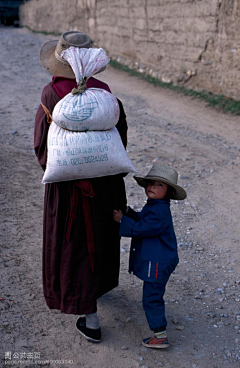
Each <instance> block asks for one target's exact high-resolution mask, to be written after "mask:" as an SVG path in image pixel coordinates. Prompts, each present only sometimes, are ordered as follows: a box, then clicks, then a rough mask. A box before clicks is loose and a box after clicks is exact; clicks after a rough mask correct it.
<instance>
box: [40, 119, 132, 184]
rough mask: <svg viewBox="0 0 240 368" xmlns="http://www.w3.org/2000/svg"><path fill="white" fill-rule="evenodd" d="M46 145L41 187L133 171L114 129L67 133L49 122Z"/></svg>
mask: <svg viewBox="0 0 240 368" xmlns="http://www.w3.org/2000/svg"><path fill="white" fill-rule="evenodd" d="M47 144H48V158H47V167H46V171H45V173H44V177H43V180H42V182H43V183H44V184H45V183H52V182H59V181H69V180H78V179H87V178H96V177H101V176H107V175H115V174H120V173H129V172H136V169H135V167H134V166H133V164H132V162H131V161H130V159H129V157H128V155H127V153H126V151H125V149H124V146H123V144H122V141H121V138H120V135H119V133H118V130H117V128H115V127H114V128H112V129H111V130H108V131H105V132H99V131H95V132H93V131H91V132H86V133H84V132H70V131H68V130H64V129H62V128H60V127H59V126H57V125H56V124H55V123H54V121H53V122H52V123H51V125H50V128H49V131H48V142H47Z"/></svg>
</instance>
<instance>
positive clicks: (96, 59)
mask: <svg viewBox="0 0 240 368" xmlns="http://www.w3.org/2000/svg"><path fill="white" fill-rule="evenodd" d="M61 57H62V58H63V59H65V60H67V62H68V63H69V64H70V65H71V67H72V70H73V71H74V74H75V77H76V81H77V84H79V83H80V82H81V81H82V79H83V77H87V79H89V78H90V77H92V76H93V75H94V74H96V73H97V72H99V70H101V69H102V68H104V67H105V66H106V65H107V64H108V63H109V61H110V58H109V57H108V56H107V54H106V52H105V51H104V50H103V49H102V48H99V49H97V48H96V49H93V48H90V49H84V48H82V49H79V48H77V47H72V46H71V47H69V48H68V49H66V50H64V51H62V53H61Z"/></svg>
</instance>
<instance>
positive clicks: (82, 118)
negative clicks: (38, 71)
mask: <svg viewBox="0 0 240 368" xmlns="http://www.w3.org/2000/svg"><path fill="white" fill-rule="evenodd" d="M61 56H62V57H63V58H64V59H65V60H67V62H68V63H69V64H70V65H71V67H72V69H73V71H74V74H75V77H76V81H77V84H79V83H80V82H81V81H82V80H83V78H86V79H88V78H90V77H91V76H92V75H93V74H95V73H96V72H98V71H99V70H100V69H102V68H104V67H105V66H106V65H107V64H108V63H109V61H110V58H109V57H108V56H107V55H106V53H105V51H104V50H103V49H102V48H99V49H94V48H90V49H84V48H83V49H79V48H76V47H69V48H68V49H67V50H64V51H63V52H62V53H61ZM119 114H120V111H119V105H118V102H117V99H116V97H115V96H114V95H112V94H111V93H110V92H108V91H105V90H104V89H100V88H89V89H86V90H85V91H84V92H82V93H81V94H80V93H78V94H74V95H73V94H72V93H69V94H68V95H66V96H65V97H64V98H63V99H62V100H60V101H59V102H58V103H57V104H56V106H55V107H54V110H53V114H52V117H53V120H54V121H55V122H56V124H58V125H59V126H60V127H62V128H65V129H69V130H73V131H79V132H82V131H88V130H108V129H111V128H113V127H114V126H115V125H116V124H117V122H118V119H119Z"/></svg>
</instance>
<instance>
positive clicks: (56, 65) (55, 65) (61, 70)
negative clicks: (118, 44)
mask: <svg viewBox="0 0 240 368" xmlns="http://www.w3.org/2000/svg"><path fill="white" fill-rule="evenodd" d="M57 44H58V40H54V41H49V42H46V43H45V44H44V45H43V46H42V48H41V50H40V61H41V64H42V66H43V67H44V69H45V70H46V71H47V72H49V73H50V74H52V75H56V76H59V77H65V78H74V79H75V74H74V72H73V70H72V68H71V66H70V65H67V64H62V63H61V62H60V61H59V60H58V59H57V58H56V57H55V49H56V46H57ZM105 69H106V66H104V67H103V68H101V69H100V70H99V71H98V72H97V73H95V74H98V73H101V72H103V71H104V70H105Z"/></svg>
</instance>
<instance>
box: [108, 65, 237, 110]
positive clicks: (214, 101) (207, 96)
mask: <svg viewBox="0 0 240 368" xmlns="http://www.w3.org/2000/svg"><path fill="white" fill-rule="evenodd" d="M110 65H111V66H112V67H113V68H116V69H119V70H122V71H124V72H127V73H129V74H130V75H132V76H135V77H139V78H141V79H143V80H145V81H147V82H149V83H151V84H153V85H154V86H158V87H161V88H167V89H170V90H172V91H176V92H180V93H183V94H184V95H185V96H192V97H195V98H198V99H200V100H203V101H205V102H207V105H208V106H212V107H214V108H216V109H218V110H221V111H223V112H230V113H231V114H233V115H240V101H237V100H234V99H232V98H228V97H225V96H223V95H215V94H213V93H211V92H207V91H194V90H192V89H187V88H185V87H184V86H178V85H174V84H173V83H164V82H162V81H160V80H159V79H157V78H155V77H152V76H151V75H149V74H144V73H140V72H138V71H137V70H133V69H130V68H129V67H128V66H125V65H122V64H121V63H119V62H118V61H115V60H112V61H111V62H110Z"/></svg>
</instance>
